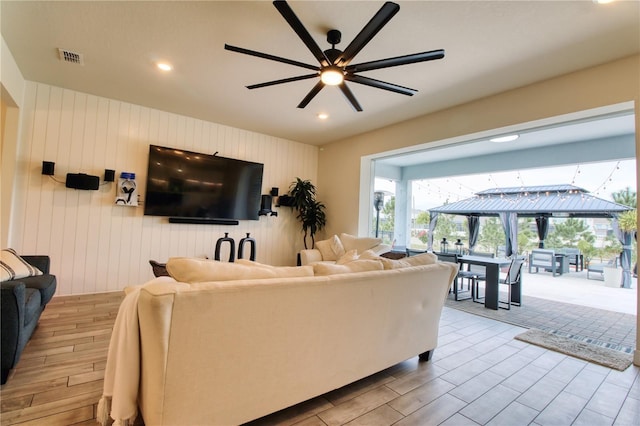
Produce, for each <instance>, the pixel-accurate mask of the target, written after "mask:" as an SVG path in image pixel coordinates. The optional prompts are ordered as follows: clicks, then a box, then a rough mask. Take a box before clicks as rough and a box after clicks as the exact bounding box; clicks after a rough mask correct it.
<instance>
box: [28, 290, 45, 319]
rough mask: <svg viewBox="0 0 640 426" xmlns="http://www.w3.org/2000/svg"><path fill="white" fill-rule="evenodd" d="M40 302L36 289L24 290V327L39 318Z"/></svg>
mask: <svg viewBox="0 0 640 426" xmlns="http://www.w3.org/2000/svg"><path fill="white" fill-rule="evenodd" d="M40 301H41V298H40V292H39V291H38V289H35V288H27V289H26V291H25V303H24V325H29V324H30V323H31V321H37V320H38V318H40V312H42V307H41V306H40Z"/></svg>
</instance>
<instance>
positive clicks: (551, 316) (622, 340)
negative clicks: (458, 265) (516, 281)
mask: <svg viewBox="0 0 640 426" xmlns="http://www.w3.org/2000/svg"><path fill="white" fill-rule="evenodd" d="M501 298H506V294H501ZM445 306H447V307H448V308H453V309H458V310H461V311H465V312H469V313H471V314H475V315H480V316H483V317H486V318H491V319H494V320H497V321H502V322H506V323H508V324H513V325H517V326H519V327H522V328H529V329H531V328H535V329H538V330H543V331H546V332H549V333H553V334H556V335H558V336H562V337H567V338H570V339H572V340H578V341H580V342H582V343H586V344H590V345H593V346H599V347H602V348H607V349H612V350H616V351H619V352H623V353H626V354H633V351H634V348H635V346H636V316H635V315H630V314H625V313H621V312H612V311H607V310H604V309H598V308H592V307H588V306H580V305H574V304H570V303H562V302H557V301H554V300H548V299H542V298H538V297H532V296H523V298H522V306H512V307H511V309H510V310H505V309H498V310H497V311H495V310H493V309H486V308H485V307H484V304H482V303H474V302H473V301H471V300H470V299H469V300H464V301H458V302H456V301H455V300H453V295H450V296H449V297H448V298H447V300H446V304H445Z"/></svg>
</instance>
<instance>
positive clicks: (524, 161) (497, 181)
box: [363, 105, 637, 314]
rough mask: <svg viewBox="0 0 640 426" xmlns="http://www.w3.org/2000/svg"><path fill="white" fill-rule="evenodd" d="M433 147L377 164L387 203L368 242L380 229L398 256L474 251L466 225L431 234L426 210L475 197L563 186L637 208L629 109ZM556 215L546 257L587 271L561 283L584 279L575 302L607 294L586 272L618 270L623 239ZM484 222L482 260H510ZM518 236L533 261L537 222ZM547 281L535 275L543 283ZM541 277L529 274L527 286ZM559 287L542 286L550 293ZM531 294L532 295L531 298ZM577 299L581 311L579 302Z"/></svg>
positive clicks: (599, 224) (594, 224)
mask: <svg viewBox="0 0 640 426" xmlns="http://www.w3.org/2000/svg"><path fill="white" fill-rule="evenodd" d="M491 133H493V134H491ZM507 133H515V134H518V136H519V137H518V138H517V139H515V140H513V141H511V142H504V143H495V142H490V141H489V139H490V138H491V137H493V136H505V135H507ZM429 146H430V147H431V148H429V147H427V146H425V147H423V148H422V149H420V150H416V151H413V152H407V151H406V150H405V151H404V152H398V153H388V154H386V155H385V156H380V157H379V158H375V159H373V161H372V163H371V167H372V172H371V176H372V181H371V190H370V191H371V192H373V191H376V192H382V193H384V203H383V204H382V207H381V209H380V211H379V212H378V211H377V210H376V209H375V208H372V210H371V212H372V216H371V217H373V220H370V221H369V223H370V226H369V230H370V234H371V235H374V234H375V231H376V226H378V232H379V233H380V236H381V238H383V239H384V241H385V242H387V243H389V244H393V247H394V250H396V251H406V250H407V249H409V250H427V249H429V248H431V250H433V251H438V250H440V249H441V242H442V239H443V238H446V241H447V245H448V250H449V251H456V250H458V249H462V250H463V251H464V250H467V251H468V248H469V226H468V223H467V218H466V217H465V216H464V215H445V214H440V215H439V217H438V220H437V224H436V226H435V228H434V229H431V230H430V229H429V228H430V225H432V224H431V214H430V209H431V208H433V207H437V206H442V205H446V204H449V203H456V202H458V201H460V200H464V199H467V198H472V197H474V196H477V195H476V194H477V193H478V192H481V191H483V190H495V189H496V188H508V187H511V188H521V187H529V186H535V185H561V184H565V185H574V186H576V187H579V188H582V189H584V190H585V191H587V192H588V193H589V194H590V195H591V196H594V197H598V198H602V199H605V200H608V201H611V202H615V203H619V204H623V205H629V206H631V207H632V208H633V209H635V207H636V206H635V202H636V191H637V188H636V182H637V179H636V152H635V149H636V147H635V116H634V115H633V112H632V108H631V107H630V106H629V105H618V106H612V107H605V108H601V109H599V110H598V111H595V110H594V111H590V112H584V113H576V114H573V115H571V116H567V117H563V118H558V119H555V120H550V122H548V123H544V125H542V124H541V125H533V124H530V125H528V126H527V125H523V126H512V127H510V128H508V129H506V128H505V129H499V130H496V131H495V132H485V133H483V135H481V136H480V137H479V136H478V135H473V136H470V137H469V138H468V139H466V140H463V139H460V138H456V139H455V140H452V141H443V142H441V143H433V144H430V145H429ZM363 193H364V191H363ZM545 196H548V197H551V196H553V194H548V195H547V194H545ZM391 207H393V208H392V210H393V211H391ZM376 215H378V217H377V220H376ZM552 216H553V217H551V218H550V219H549V221H548V229H547V234H546V235H547V236H546V240H545V248H550V249H563V248H571V249H577V250H579V251H580V253H581V255H582V259H583V260H582V261H583V262H584V265H583V268H584V269H580V268H579V267H578V268H579V269H580V270H576V269H575V268H576V267H577V266H575V265H573V263H572V264H571V265H569V268H570V270H571V272H569V273H567V274H565V275H564V276H563V278H569V277H571V278H576V277H580V278H581V279H583V280H584V281H583V282H581V283H579V284H577V285H579V286H582V287H576V288H577V289H578V290H577V291H575V293H584V290H585V289H588V288H589V287H588V286H589V285H600V286H603V285H604V281H605V280H604V276H603V275H604V274H602V273H600V274H597V273H589V278H587V272H588V271H587V265H588V264H589V263H592V264H607V263H611V262H612V261H613V263H615V262H619V260H616V258H617V259H619V258H620V253H621V250H622V246H623V244H622V243H621V242H620V239H619V238H617V235H616V231H615V230H614V226H613V225H612V220H611V218H608V217H587V216H585V217H572V216H570V215H566V216H565V217H563V215H561V214H560V215H552ZM636 216H637V213H636V212H635V210H633V212H632V213H630V215H629V217H627V218H624V220H626V221H627V222H632V223H633V225H635V223H636ZM622 219H623V218H622V217H620V220H622ZM479 222H480V231H479V235H478V238H477V243H476V246H475V248H476V251H482V252H489V253H493V254H494V255H495V256H502V255H504V254H505V253H504V249H505V239H506V236H505V232H504V228H503V226H502V224H501V221H500V219H499V217H497V216H496V215H493V216H491V215H489V216H481V217H480V218H479ZM627 225H628V223H627ZM517 228H518V232H517V247H516V248H515V251H516V253H517V254H520V255H524V256H527V255H528V254H529V253H531V252H532V250H535V249H539V244H540V241H539V236H538V226H537V224H536V220H535V218H534V217H526V216H523V217H518V218H517ZM634 235H635V232H634ZM429 238H431V247H430V246H429ZM458 240H460V241H458ZM456 243H458V244H456ZM627 246H632V249H631V252H632V254H631V265H632V266H631V267H632V269H633V274H634V275H633V284H632V286H633V288H634V289H635V290H634V292H633V295H631V294H626V295H625V298H626V299H627V300H629V301H631V302H633V303H632V304H633V305H634V306H633V311H632V312H629V313H633V314H635V313H636V312H637V307H635V300H636V296H635V291H637V282H636V277H635V273H636V267H635V265H636V262H637V245H636V242H635V239H634V240H633V241H631V242H630V243H629V244H627ZM526 269H527V267H526V266H525V271H526ZM542 275H544V274H538V277H540V276H542ZM582 275H584V277H582ZM549 276H551V275H549ZM535 278H536V277H533V274H532V277H531V278H530V281H533V280H534V279H535ZM587 280H588V281H587ZM557 282H558V281H556V282H553V281H551V280H550V279H546V277H545V283H546V284H549V285H555V284H556V283H557ZM618 282H619V281H618ZM533 287H534V286H533V285H530V286H528V288H529V289H532V288H533ZM535 287H537V288H538V289H542V290H543V291H542V293H541V294H540V295H541V296H542V297H549V298H552V299H553V298H554V297H555V298H556V299H555V300H567V295H566V294H565V295H561V294H560V295H558V294H544V291H545V289H544V288H543V287H544V285H540V286H538V285H537V284H536V285H535ZM525 288H527V286H526V285H525ZM554 291H555V289H554ZM569 291H574V290H569ZM551 293H553V292H551ZM595 299H598V298H597V297H596V298H595ZM599 299H601V300H596V301H595V302H594V301H593V300H591V301H590V302H588V303H591V305H590V306H593V303H595V304H598V303H600V302H605V301H604V300H602V299H603V298H602V297H600V298H599ZM571 300H572V301H573V303H578V304H579V303H581V301H580V300H579V299H575V298H571ZM616 303H617V302H613V303H609V304H610V305H611V304H616ZM605 304H606V303H605ZM588 306H589V305H588ZM604 308H605V309H607V308H606V307H604ZM622 309H624V308H622Z"/></svg>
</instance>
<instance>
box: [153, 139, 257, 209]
mask: <svg viewBox="0 0 640 426" xmlns="http://www.w3.org/2000/svg"><path fill="white" fill-rule="evenodd" d="M263 168H264V165H263V164H261V163H252V162H249V161H242V160H236V159H233V158H225V157H219V156H217V155H208V154H200V153H197V152H191V151H185V150H183V149H174V148H166V147H162V146H157V145H151V146H149V168H148V171H147V189H146V193H145V199H144V214H145V215H151V216H174V217H178V218H202V219H229V220H258V211H259V210H260V194H261V191H262V171H263Z"/></svg>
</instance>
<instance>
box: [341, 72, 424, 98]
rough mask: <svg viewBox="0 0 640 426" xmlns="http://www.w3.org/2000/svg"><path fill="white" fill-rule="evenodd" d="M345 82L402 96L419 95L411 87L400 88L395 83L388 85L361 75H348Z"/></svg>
mask: <svg viewBox="0 0 640 426" xmlns="http://www.w3.org/2000/svg"><path fill="white" fill-rule="evenodd" d="M344 79H345V80H349V81H353V82H354V83H359V84H364V85H365V86H371V87H375V88H377V89H383V90H389V91H390V92H396V93H400V94H401V95H407V96H413V95H415V94H416V93H418V91H417V90H415V89H411V88H409V87H404V86H399V85H397V84H393V83H387V82H386V81H381V80H376V79H375V78H369V77H363V76H361V75H353V74H347V75H345V76H344Z"/></svg>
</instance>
